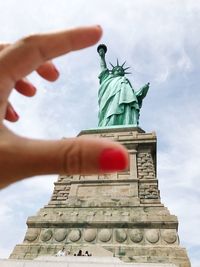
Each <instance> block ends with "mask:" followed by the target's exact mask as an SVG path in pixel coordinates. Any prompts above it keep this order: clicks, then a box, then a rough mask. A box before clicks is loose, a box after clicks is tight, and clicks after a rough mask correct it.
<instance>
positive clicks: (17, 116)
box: [13, 110, 19, 119]
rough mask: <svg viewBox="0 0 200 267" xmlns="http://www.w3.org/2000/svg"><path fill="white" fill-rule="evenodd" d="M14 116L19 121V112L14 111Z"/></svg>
mask: <svg viewBox="0 0 200 267" xmlns="http://www.w3.org/2000/svg"><path fill="white" fill-rule="evenodd" d="M13 114H14V115H15V118H16V119H19V115H18V114H17V112H16V111H15V110H13Z"/></svg>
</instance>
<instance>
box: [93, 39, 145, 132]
mask: <svg viewBox="0 0 200 267" xmlns="http://www.w3.org/2000/svg"><path fill="white" fill-rule="evenodd" d="M97 51H98V53H99V56H100V59H101V61H100V65H101V73H100V75H99V81H100V88H99V93H98V97H99V124H98V126H99V127H105V126H114V125H130V126H134V127H137V126H138V125H139V116H140V108H141V107H142V100H143V98H144V97H145V96H146V94H147V92H148V89H149V83H147V84H146V85H144V86H143V87H142V88H141V89H140V90H138V91H137V92H135V91H134V89H133V87H132V85H131V83H130V81H129V80H128V79H127V78H126V77H125V74H129V73H128V72H126V70H127V69H128V68H129V67H128V68H124V65H125V63H126V62H124V63H123V64H122V65H121V66H120V65H119V62H118V60H117V65H116V66H113V65H112V64H111V63H110V64H111V66H112V70H109V69H108V68H107V65H106V61H105V54H106V52H107V47H106V46H105V45H104V44H101V45H99V46H98V48H97Z"/></svg>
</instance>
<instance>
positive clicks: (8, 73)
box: [0, 26, 102, 119]
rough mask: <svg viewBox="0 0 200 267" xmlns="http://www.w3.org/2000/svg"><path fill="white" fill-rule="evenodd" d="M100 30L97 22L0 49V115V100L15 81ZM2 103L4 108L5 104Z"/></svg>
mask: <svg viewBox="0 0 200 267" xmlns="http://www.w3.org/2000/svg"><path fill="white" fill-rule="evenodd" d="M101 34H102V30H101V28H100V27H99V26H93V27H81V28H76V29H71V30H65V31H59V32H54V33H47V34H36V35H31V36H28V37H25V38H23V39H21V40H19V41H18V42H16V43H15V44H13V45H10V46H8V47H7V48H5V49H3V51H1V52H0V81H1V84H0V99H1V103H0V105H1V106H0V118H1V119H2V114H1V113H2V104H3V102H4V101H7V98H8V96H9V94H10V91H11V89H12V88H13V86H14V84H15V83H16V81H18V80H19V79H21V78H22V77H25V76H26V75H28V74H29V73H31V72H32V71H33V70H35V69H37V68H38V67H39V66H40V65H41V64H42V63H43V62H45V61H47V60H50V59H52V58H55V57H58V56H60V55H63V54H65V53H68V52H70V51H75V50H79V49H82V48H85V47H88V46H91V45H93V44H95V43H96V42H98V40H99V39H100V37H101ZM3 106H4V107H3V109H4V111H5V105H3Z"/></svg>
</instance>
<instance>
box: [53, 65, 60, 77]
mask: <svg viewBox="0 0 200 267" xmlns="http://www.w3.org/2000/svg"><path fill="white" fill-rule="evenodd" d="M52 68H53V70H54V71H55V72H56V74H57V75H58V76H59V71H58V70H57V68H56V67H55V66H52Z"/></svg>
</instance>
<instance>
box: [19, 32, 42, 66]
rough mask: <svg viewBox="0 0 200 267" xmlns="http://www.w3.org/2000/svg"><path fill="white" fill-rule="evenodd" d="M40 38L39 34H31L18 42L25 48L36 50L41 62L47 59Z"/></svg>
mask: <svg viewBox="0 0 200 267" xmlns="http://www.w3.org/2000/svg"><path fill="white" fill-rule="evenodd" d="M42 38H43V36H42V35H41V34H31V35H28V36H25V37H24V38H22V39H21V40H20V43H21V44H22V45H23V46H25V47H26V48H27V49H31V50H32V52H33V51H35V52H36V54H37V55H38V56H39V59H40V61H41V62H43V61H46V59H47V55H46V52H45V48H44V47H43V46H42Z"/></svg>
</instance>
